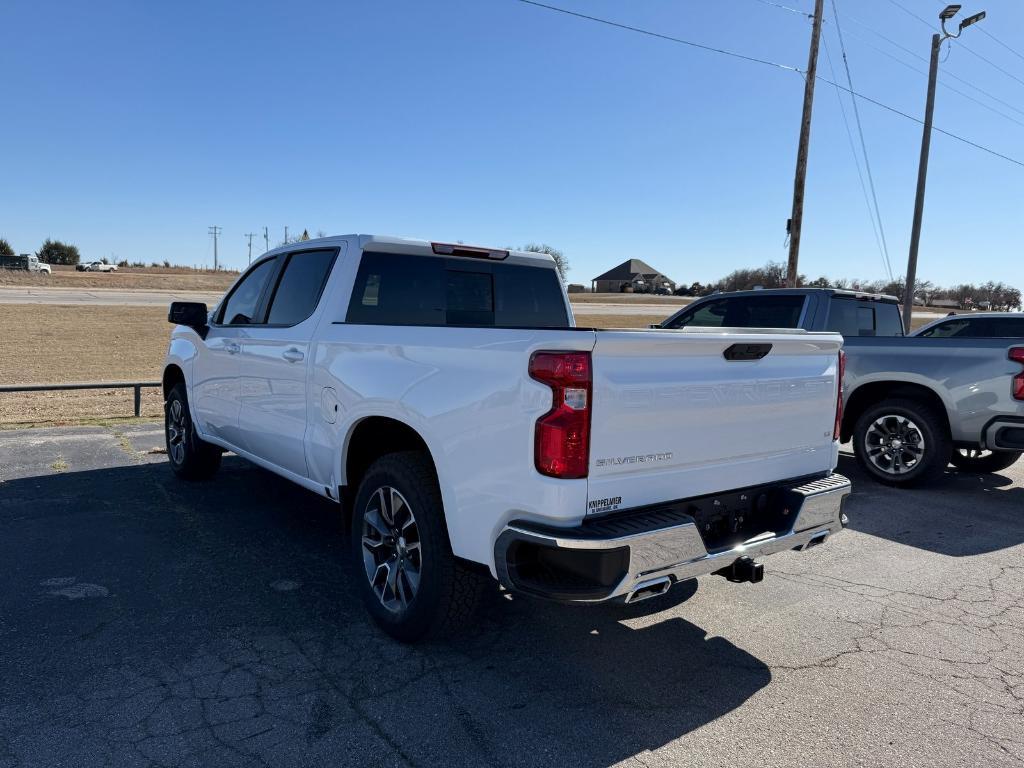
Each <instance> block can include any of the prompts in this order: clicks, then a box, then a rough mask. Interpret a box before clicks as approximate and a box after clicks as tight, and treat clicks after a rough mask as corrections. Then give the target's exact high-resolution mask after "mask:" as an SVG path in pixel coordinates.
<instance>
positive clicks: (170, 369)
mask: <svg viewBox="0 0 1024 768" xmlns="http://www.w3.org/2000/svg"><path fill="white" fill-rule="evenodd" d="M161 383H162V385H163V393H164V400H166V399H167V397H168V395H170V394H171V390H172V389H174V387H176V386H177V385H178V384H184V383H185V371H183V370H182V369H181V366H179V365H178V364H177V363H169V364H168V365H166V366H165V367H164V374H163V378H162V380H161Z"/></svg>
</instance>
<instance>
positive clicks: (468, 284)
mask: <svg viewBox="0 0 1024 768" xmlns="http://www.w3.org/2000/svg"><path fill="white" fill-rule="evenodd" d="M346 321H347V322H349V323H362V324H370V325H452V326H471V327H481V326H482V327H497V328H518V327H523V328H565V327H567V326H568V324H569V317H568V314H567V312H566V308H565V299H564V298H563V295H562V289H561V286H560V285H559V282H558V273H557V272H556V271H555V270H553V269H547V268H544V267H530V266H524V265H520V264H500V263H498V264H494V263H488V262H483V261H475V260H471V259H460V258H449V259H446V258H437V257H431V256H409V255H404V254H390V253H364V254H363V257H362V260H361V262H360V264H359V274H358V275H357V276H356V282H355V286H354V287H353V291H352V299H351V301H350V302H349V308H348V315H347V317H346Z"/></svg>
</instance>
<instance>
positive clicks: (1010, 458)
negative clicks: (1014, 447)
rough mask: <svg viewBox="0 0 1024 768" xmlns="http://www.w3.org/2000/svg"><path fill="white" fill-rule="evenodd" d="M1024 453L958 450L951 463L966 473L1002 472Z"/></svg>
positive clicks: (970, 449) (973, 449)
mask: <svg viewBox="0 0 1024 768" xmlns="http://www.w3.org/2000/svg"><path fill="white" fill-rule="evenodd" d="M1022 453H1024V451H985V450H982V449H980V448H957V449H956V450H955V451H953V455H952V456H950V458H949V463H950V464H952V465H953V466H954V467H956V468H957V469H962V470H963V471H965V472H1000V471H1002V470H1004V469H1006V468H1007V467H1009V466H1011V465H1012V464H1013V463H1014V462H1015V461H1017V459H1019V458H1020V457H1021V454H1022Z"/></svg>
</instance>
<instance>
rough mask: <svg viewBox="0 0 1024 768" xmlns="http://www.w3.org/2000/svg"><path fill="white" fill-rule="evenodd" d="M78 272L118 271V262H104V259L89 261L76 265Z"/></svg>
mask: <svg viewBox="0 0 1024 768" xmlns="http://www.w3.org/2000/svg"><path fill="white" fill-rule="evenodd" d="M75 269H76V270H77V271H78V272H117V264H104V263H103V262H102V261H87V262H85V263H84V264H78V265H76V266H75Z"/></svg>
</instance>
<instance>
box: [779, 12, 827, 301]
mask: <svg viewBox="0 0 1024 768" xmlns="http://www.w3.org/2000/svg"><path fill="white" fill-rule="evenodd" d="M824 5H825V0H815V2H814V24H813V26H812V28H811V52H810V54H809V55H808V57H807V73H806V75H805V77H806V83H805V84H804V111H803V116H802V117H801V119H800V146H799V148H798V149H797V152H796V177H795V178H794V180H793V215H792V217H791V218H790V220H789V266H788V267H787V268H786V285H788V286H789V287H790V288H796V281H797V275H798V274H799V262H800V229H801V227H802V226H803V222H804V182H805V181H806V180H807V147H808V145H809V144H810V141H811V112H812V110H813V107H814V81H815V79H816V77H817V73H818V43H819V41H820V40H821V17H822V14H823V13H824Z"/></svg>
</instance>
